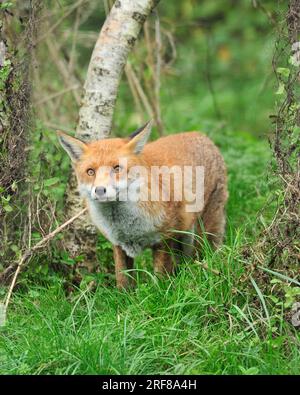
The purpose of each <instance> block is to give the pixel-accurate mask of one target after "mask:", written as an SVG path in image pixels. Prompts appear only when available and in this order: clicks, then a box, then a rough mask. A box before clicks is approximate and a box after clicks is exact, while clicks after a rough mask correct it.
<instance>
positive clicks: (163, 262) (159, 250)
mask: <svg viewBox="0 0 300 395" xmlns="http://www.w3.org/2000/svg"><path fill="white" fill-rule="evenodd" d="M173 244H174V243H173V241H172V240H170V241H168V242H165V243H159V244H156V245H155V246H154V247H153V249H152V250H153V265H154V272H155V273H156V274H157V275H158V276H160V275H166V274H173V272H174V263H173V258H174V257H173V256H172V250H173V249H174V245H173Z"/></svg>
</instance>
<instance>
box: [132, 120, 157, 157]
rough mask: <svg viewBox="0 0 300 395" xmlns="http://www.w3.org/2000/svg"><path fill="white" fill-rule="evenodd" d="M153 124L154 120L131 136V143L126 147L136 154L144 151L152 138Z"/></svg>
mask: <svg viewBox="0 0 300 395" xmlns="http://www.w3.org/2000/svg"><path fill="white" fill-rule="evenodd" d="M152 123H153V122H152V120H151V121H149V122H147V123H146V124H145V125H144V126H142V127H141V128H139V129H137V130H136V131H135V132H134V133H132V134H131V136H130V141H129V143H128V144H127V145H126V147H127V148H128V149H129V150H131V151H133V152H134V153H135V154H139V153H140V152H141V151H142V150H143V148H144V146H145V144H146V143H147V141H148V138H149V136H150V133H151V128H152Z"/></svg>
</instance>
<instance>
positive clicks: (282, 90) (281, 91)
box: [275, 82, 284, 95]
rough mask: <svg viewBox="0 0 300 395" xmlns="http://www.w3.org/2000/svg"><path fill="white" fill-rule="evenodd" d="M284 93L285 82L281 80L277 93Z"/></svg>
mask: <svg viewBox="0 0 300 395" xmlns="http://www.w3.org/2000/svg"><path fill="white" fill-rule="evenodd" d="M283 93H284V83H283V82H280V83H279V86H278V89H277V91H276V93H275V94H276V95H282V94H283Z"/></svg>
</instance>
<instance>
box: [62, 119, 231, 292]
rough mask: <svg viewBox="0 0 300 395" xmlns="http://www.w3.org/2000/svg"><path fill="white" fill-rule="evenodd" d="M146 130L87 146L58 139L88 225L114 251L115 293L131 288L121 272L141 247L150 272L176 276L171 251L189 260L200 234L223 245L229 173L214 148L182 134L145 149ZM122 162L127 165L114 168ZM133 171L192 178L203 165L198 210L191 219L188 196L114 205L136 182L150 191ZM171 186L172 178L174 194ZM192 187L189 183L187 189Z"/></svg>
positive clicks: (150, 179) (200, 137)
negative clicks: (187, 173)
mask: <svg viewBox="0 0 300 395" xmlns="http://www.w3.org/2000/svg"><path fill="white" fill-rule="evenodd" d="M150 131H151V123H147V124H146V125H144V126H143V127H142V128H140V129H138V131H137V132H136V133H134V134H133V135H131V136H130V137H129V138H111V139H104V140H99V141H93V142H90V143H84V142H83V141H81V140H79V139H76V138H74V137H71V136H69V135H67V134H65V133H63V132H58V137H59V140H60V143H61V145H62V146H63V148H64V149H65V150H66V152H67V153H68V154H69V156H70V158H71V160H72V163H73V167H74V170H75V173H76V176H77V180H78V186H79V191H80V193H81V196H82V198H83V199H84V200H85V202H86V204H87V206H88V209H89V214H90V218H91V220H92V222H93V223H94V224H95V225H96V227H97V228H98V229H99V230H100V232H101V233H102V234H103V235H104V236H105V237H106V238H107V239H108V240H109V241H110V242H111V243H112V245H113V252H114V260H115V270H116V279H117V286H118V287H127V286H128V285H129V284H130V281H129V276H128V275H127V274H126V273H125V271H126V270H128V269H132V268H133V260H134V258H135V257H136V256H137V255H138V254H140V253H141V252H142V251H143V250H144V249H145V248H148V247H150V248H152V250H153V258H154V270H155V272H156V273H158V274H163V273H172V272H173V271H174V262H173V260H174V259H173V258H172V254H170V250H173V251H175V250H176V252H178V251H181V252H182V253H184V254H187V255H193V251H194V248H195V247H196V245H195V244H196V240H194V234H198V235H200V236H201V235H202V234H203V231H205V233H206V235H207V239H208V240H209V241H210V242H211V244H212V246H213V247H215V248H216V247H218V246H219V245H220V244H221V243H222V240H223V235H224V228H225V204H226V201H227V198H228V192H227V176H226V167H225V164H224V160H223V158H222V155H221V153H220V151H219V149H218V148H217V147H216V146H215V145H214V143H213V142H212V141H211V140H210V139H209V138H208V137H206V136H205V135H203V134H201V133H199V132H184V133H179V134H175V135H170V136H166V137H161V138H159V139H158V140H156V141H154V142H150V143H147V140H148V138H149V135H150ZM124 159H126V163H127V166H126V167H123V166H119V163H121V162H120V161H122V160H124ZM134 166H142V167H143V169H146V170H145V171H146V172H147V174H150V173H151V168H153V166H154V167H155V166H156V167H162V166H167V167H168V168H172V167H174V166H177V167H179V168H181V169H182V168H183V167H184V166H189V167H190V168H191V169H192V174H193V175H194V169H196V167H197V166H202V167H203V169H204V183H203V204H202V206H201V207H200V208H199V210H198V211H195V212H188V211H187V210H186V205H187V203H188V202H187V201H186V200H185V197H184V196H183V199H182V200H181V201H178V200H176V199H175V196H174V193H171V194H170V196H169V199H168V200H165V199H163V193H161V194H160V195H159V199H158V200H154V201H152V200H151V199H148V200H145V201H144V200H142V199H138V200H124V201H122V200H121V199H118V194H119V193H120V192H121V191H122V190H125V189H126V188H127V189H128V185H135V184H134V183H136V184H137V185H136V186H137V188H138V189H139V190H142V191H144V192H145V191H147V192H149V190H150V188H151V185H150V184H151V182H153V177H152V176H151V175H150V176H149V177H148V178H147V179H146V180H144V181H145V182H141V180H137V179H135V178H134V177H133V178H130V177H129V170H130V169H131V168H133V167H134ZM141 179H142V181H143V178H141ZM125 181H126V182H127V184H126V185H125ZM139 183H140V184H139ZM156 183H158V184H159V185H158V187H159V188H162V183H163V181H162V180H161V178H158V179H156ZM175 184H176V178H175V177H173V178H172V177H171V181H170V186H171V189H172V187H174V186H175V187H176V185H175ZM194 187H195V183H194V182H192V184H191V185H190V188H191V189H193V188H194ZM197 240H199V238H198V237H197ZM198 244H199V241H198Z"/></svg>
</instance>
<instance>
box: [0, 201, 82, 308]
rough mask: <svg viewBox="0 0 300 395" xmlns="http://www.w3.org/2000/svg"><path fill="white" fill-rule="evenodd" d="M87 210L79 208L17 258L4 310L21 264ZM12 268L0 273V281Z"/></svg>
mask: <svg viewBox="0 0 300 395" xmlns="http://www.w3.org/2000/svg"><path fill="white" fill-rule="evenodd" d="M86 211H87V208H84V209H83V210H81V211H80V212H79V213H77V214H76V215H74V217H72V218H70V219H68V221H66V222H64V223H63V224H62V225H60V226H59V227H58V228H56V229H55V230H54V231H53V232H51V233H49V234H48V235H47V236H45V237H44V238H43V239H42V240H40V241H39V242H38V243H37V244H35V245H34V246H33V247H32V248H29V249H28V250H27V251H25V253H24V254H23V255H22V257H21V259H20V260H19V262H18V264H17V270H16V271H15V274H14V277H13V279H12V282H11V284H10V287H9V290H8V293H7V295H6V299H5V303H4V308H5V310H6V309H7V306H8V304H9V301H10V298H11V294H12V291H13V289H14V286H15V284H16V280H17V277H18V274H19V273H20V270H21V268H22V266H23V265H24V263H25V262H26V261H27V260H28V259H29V258H30V257H31V256H32V255H33V253H34V252H35V251H36V250H38V249H40V248H43V247H45V246H46V245H47V244H48V242H49V241H50V240H51V239H53V237H54V236H55V235H57V234H58V233H60V232H61V231H62V230H63V229H65V228H66V227H67V226H68V225H70V224H71V223H72V222H74V221H75V220H76V219H77V218H79V217H80V216H81V215H82V214H84V213H85V212H86ZM13 268H14V265H11V266H9V267H8V268H7V269H6V270H5V271H4V272H3V273H2V274H1V277H0V282H1V280H2V278H5V276H6V274H7V273H8V272H9V271H11V270H12V269H13Z"/></svg>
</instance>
